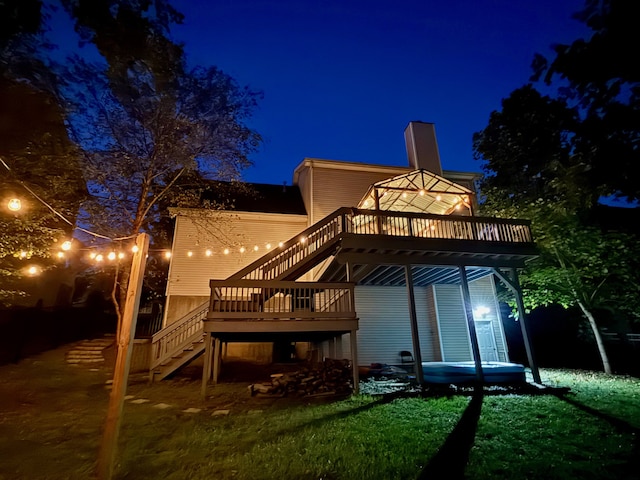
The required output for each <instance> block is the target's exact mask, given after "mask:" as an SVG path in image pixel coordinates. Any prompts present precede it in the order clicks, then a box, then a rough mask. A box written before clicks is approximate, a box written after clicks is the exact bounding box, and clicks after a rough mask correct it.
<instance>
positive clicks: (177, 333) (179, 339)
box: [149, 300, 209, 370]
mask: <svg viewBox="0 0 640 480" xmlns="http://www.w3.org/2000/svg"><path fill="white" fill-rule="evenodd" d="M208 311H209V300H207V301H206V302H205V303H203V304H202V305H199V306H198V307H196V308H194V309H193V310H191V311H190V312H189V313H187V314H186V315H184V316H183V317H181V318H180V319H178V320H177V321H175V322H173V323H171V324H170V325H168V326H166V327H165V328H163V329H162V330H160V331H159V332H156V333H155V334H154V335H153V336H152V337H151V362H150V367H149V368H150V369H151V370H154V369H155V368H156V367H158V366H159V365H162V364H163V363H165V362H166V361H167V360H169V359H170V358H172V357H174V356H175V355H177V354H179V353H180V352H182V351H184V349H185V348H186V347H188V346H189V345H190V344H193V342H197V341H198V340H199V339H200V338H202V336H203V335H204V327H203V323H202V321H203V320H204V319H205V318H206V316H207V313H208Z"/></svg>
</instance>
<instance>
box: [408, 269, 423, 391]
mask: <svg viewBox="0 0 640 480" xmlns="http://www.w3.org/2000/svg"><path fill="white" fill-rule="evenodd" d="M404 276H405V279H406V282H407V297H408V300H409V319H410V320H411V340H412V342H413V359H414V361H415V368H416V375H417V377H418V382H419V383H420V385H421V386H422V387H423V388H424V384H425V381H424V372H423V371H422V353H421V352H420V336H419V334H418V314H417V312H416V297H415V292H414V289H413V272H412V271H411V265H405V266H404Z"/></svg>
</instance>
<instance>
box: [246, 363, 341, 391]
mask: <svg viewBox="0 0 640 480" xmlns="http://www.w3.org/2000/svg"><path fill="white" fill-rule="evenodd" d="M352 380H353V379H352V371H351V361H350V360H336V359H331V358H325V359H324V361H323V362H321V363H316V364H313V365H310V366H308V367H304V368H302V369H300V370H298V371H295V372H289V373H275V374H273V375H271V381H270V382H263V383H254V384H252V385H249V387H248V390H249V392H250V393H251V396H254V395H255V396H262V397H285V396H297V397H320V396H331V395H348V394H350V393H351V392H352V391H353V381H352Z"/></svg>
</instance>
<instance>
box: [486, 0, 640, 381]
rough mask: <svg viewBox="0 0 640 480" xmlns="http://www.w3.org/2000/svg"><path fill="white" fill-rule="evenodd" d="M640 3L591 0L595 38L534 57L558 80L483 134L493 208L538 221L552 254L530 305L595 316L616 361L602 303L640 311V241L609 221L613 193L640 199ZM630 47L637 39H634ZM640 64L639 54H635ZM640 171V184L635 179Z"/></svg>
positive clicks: (544, 246)
mask: <svg viewBox="0 0 640 480" xmlns="http://www.w3.org/2000/svg"><path fill="white" fill-rule="evenodd" d="M627 4H628V2H626V3H625V2H621V1H618V0H596V1H592V0H589V1H588V2H587V4H586V8H585V10H584V11H582V12H579V13H578V14H577V17H578V18H580V19H581V20H583V21H585V22H586V23H587V25H589V26H590V27H591V28H592V30H593V31H594V34H593V36H592V37H591V38H590V39H588V40H584V39H578V40H576V41H575V42H573V43H572V44H571V45H557V46H555V54H556V56H555V58H554V59H553V60H552V61H550V62H549V61H547V60H546V59H544V58H543V57H542V56H540V55H538V56H536V58H535V59H534V69H535V75H534V78H542V77H543V78H544V80H545V82H547V84H548V85H549V86H557V87H558V88H557V93H556V94H555V95H542V94H541V93H540V92H539V91H538V90H536V89H535V88H534V86H533V85H531V84H529V85H526V86H524V87H521V88H519V89H517V90H515V91H514V92H512V93H511V94H510V95H509V96H508V97H507V98H505V99H504V100H503V102H502V109H501V111H496V112H493V113H492V114H491V116H490V118H489V123H488V125H487V127H486V128H485V129H484V130H482V131H481V132H478V133H476V134H475V135H474V152H475V156H476V158H477V159H479V160H480V161H482V162H483V169H484V171H485V177H484V179H483V182H482V185H481V189H482V192H483V196H484V200H485V201H484V203H483V205H482V206H481V208H482V210H483V213H484V214H487V215H495V216H510V217H520V218H528V219H530V220H531V221H532V229H533V231H534V238H535V239H536V243H537V244H538V247H539V250H540V255H539V256H538V257H537V258H536V259H535V260H534V261H532V262H530V263H529V264H528V265H527V267H526V268H525V269H524V270H523V271H522V272H521V276H520V279H521V284H522V287H523V293H524V294H525V305H526V307H527V308H529V309H533V308H536V307H539V306H546V305H550V304H559V305H562V306H564V307H565V308H569V307H576V308H578V309H579V310H580V311H581V313H582V314H583V316H584V318H585V319H586V320H587V321H588V322H589V325H590V326H591V329H592V331H593V334H594V338H595V339H596V342H597V344H598V347H599V351H600V354H601V357H602V360H603V365H604V367H605V370H610V367H609V363H608V358H607V355H606V352H605V350H604V345H603V343H602V339H601V338H600V334H599V331H598V324H597V317H598V312H602V311H603V310H610V311H613V312H616V313H618V314H625V315H626V316H627V317H628V318H630V319H636V320H637V319H640V315H639V314H638V312H640V295H639V294H640V273H639V272H640V268H639V267H640V265H639V264H638V263H639V262H638V258H640V251H639V250H640V249H639V247H638V241H637V240H638V239H637V235H636V234H634V233H629V231H630V230H631V229H629V228H626V226H625V225H624V224H621V225H618V226H617V228H615V229H605V228H602V226H601V224H600V223H599V222H597V221H596V219H597V216H596V215H594V212H595V211H596V208H597V206H598V201H599V199H601V198H602V197H603V196H608V195H616V196H618V197H623V198H626V199H628V200H630V201H633V200H638V199H639V198H640V196H639V195H638V192H639V190H638V184H637V181H635V179H634V178H633V175H632V172H634V171H635V169H634V168H633V166H634V165H635V164H637V163H638V155H639V153H640V151H639V149H638V145H639V143H638V141H639V140H640V137H639V135H640V122H639V121H638V120H640V117H639V116H638V114H639V112H640V102H639V100H640V84H639V83H638V81H639V80H640V77H639V76H638V74H637V73H638V67H637V65H634V66H629V65H623V64H622V63H625V62H626V63H629V62H630V61H631V58H634V57H633V55H632V53H631V52H638V49H639V48H640V42H637V41H636V42H633V40H634V39H636V40H637V38H636V37H637V36H638V33H637V29H636V27H635V24H634V23H635V22H632V21H629V18H630V17H627V18H622V17H624V16H625V15H630V13H631V12H630V11H629V10H628V9H627V6H626V5H627ZM623 47H625V48H623ZM631 63H637V62H631ZM632 179H633V181H631V180H632Z"/></svg>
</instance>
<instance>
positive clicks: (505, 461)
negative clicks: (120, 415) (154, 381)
mask: <svg viewBox="0 0 640 480" xmlns="http://www.w3.org/2000/svg"><path fill="white" fill-rule="evenodd" d="M543 375H544V378H545V380H546V381H547V383H548V384H549V385H553V386H568V387H571V389H572V391H571V393H568V394H566V395H564V396H560V397H557V396H554V395H516V394H507V395H479V396H475V397H472V396H465V395H452V396H450V397H425V398H423V397H418V396H404V397H403V396H400V397H397V398H392V397H391V396H387V397H380V396H379V397H375V396H358V397H353V398H351V399H347V400H343V401H339V402H335V403H330V404H323V405H312V406H296V407H291V408H286V409H276V410H274V411H263V412H260V413H257V414H249V413H248V414H244V415H238V416H233V415H231V416H228V417H222V418H215V417H214V418H212V417H210V416H205V417H194V418H190V419H176V418H175V417H174V416H172V415H170V414H167V415H166V416H163V417H158V416H156V417H153V418H152V417H146V418H144V417H138V416H136V417H135V418H130V421H129V422H128V423H127V425H126V427H125V430H124V438H126V439H127V443H128V445H127V448H126V449H125V452H124V455H123V457H122V464H121V466H120V470H119V478H153V475H150V473H149V472H165V473H164V478H167V479H183V478H190V479H205V478H235V479H304V478H309V479H354V480H355V479H414V478H462V476H463V475H464V476H466V477H467V478H519V479H525V478H530V479H531V478H539V479H554V478H557V479H567V478H579V479H590V478H591V479H604V478H611V479H620V478H639V477H638V475H639V474H640V470H639V469H638V468H639V467H640V464H639V463H638V460H637V457H638V450H637V436H638V429H640V381H638V380H637V379H636V380H632V379H628V378H622V377H613V376H605V375H600V374H595V373H578V372H560V371H543ZM634 442H635V443H634Z"/></svg>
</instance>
